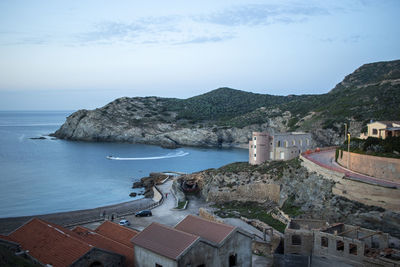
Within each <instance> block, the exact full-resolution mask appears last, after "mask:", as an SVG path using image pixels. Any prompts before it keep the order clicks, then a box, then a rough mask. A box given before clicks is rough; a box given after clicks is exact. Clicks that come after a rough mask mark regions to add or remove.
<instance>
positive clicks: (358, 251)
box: [277, 219, 400, 267]
mask: <svg viewBox="0 0 400 267" xmlns="http://www.w3.org/2000/svg"><path fill="white" fill-rule="evenodd" d="M283 243H284V254H285V256H287V259H286V260H288V259H290V260H292V261H294V260H298V257H299V256H303V259H306V260H305V262H311V263H312V262H313V257H322V258H326V259H329V260H332V261H333V262H342V263H346V264H348V265H351V266H393V267H395V266H400V251H399V250H396V249H394V248H393V245H391V244H389V235H388V234H387V233H383V232H380V231H373V230H369V229H365V228H361V227H359V226H352V225H347V224H343V223H336V224H333V225H328V224H327V223H326V222H324V221H320V220H301V219H295V220H292V221H291V222H290V223H288V225H287V227H286V230H285V237H284V242H283ZM291 256H295V257H293V258H292V257H291ZM277 258H279V257H277ZM303 262H304V260H303ZM277 266H279V264H277ZM311 266H312V264H311Z"/></svg>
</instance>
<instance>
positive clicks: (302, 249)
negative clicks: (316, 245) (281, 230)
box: [284, 229, 314, 256]
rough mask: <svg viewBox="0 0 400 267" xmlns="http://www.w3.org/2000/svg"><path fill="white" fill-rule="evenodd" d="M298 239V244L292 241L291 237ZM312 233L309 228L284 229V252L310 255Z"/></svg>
mask: <svg viewBox="0 0 400 267" xmlns="http://www.w3.org/2000/svg"><path fill="white" fill-rule="evenodd" d="M294 238H295V239H299V240H300V242H301V243H300V244H298V245H296V244H294V243H293V241H294V240H293V239H294ZM313 242H314V239H313V233H312V231H309V230H293V229H286V231H285V238H284V251H285V254H301V255H307V256H310V255H311V254H312V249H313Z"/></svg>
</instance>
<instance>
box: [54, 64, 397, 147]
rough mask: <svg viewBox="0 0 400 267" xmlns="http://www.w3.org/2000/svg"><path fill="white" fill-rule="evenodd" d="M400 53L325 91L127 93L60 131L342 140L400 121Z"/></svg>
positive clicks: (90, 137)
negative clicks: (293, 134) (373, 125)
mask: <svg viewBox="0 0 400 267" xmlns="http://www.w3.org/2000/svg"><path fill="white" fill-rule="evenodd" d="M399 89H400V60H397V61H390V62H378V63H372V64H366V65H363V66H361V67H360V68H358V69H357V70H356V71H355V72H354V73H352V74H350V75H348V76H346V77H345V79H344V80H343V81H342V82H341V83H339V84H338V85H337V86H336V87H335V88H334V89H333V90H331V91H330V92H329V93H327V94H322V95H300V96H297V95H289V96H273V95H267V94H254V93H249V92H244V91H240V90H234V89H230V88H219V89H216V90H213V91H211V92H208V93H206V94H203V95H199V96H195V97H192V98H189V99H173V98H159V97H144V98H143V97H142V98H140V97H135V98H128V97H123V98H119V99H116V100H115V101H113V102H111V103H109V104H107V105H106V106H104V107H102V108H98V109H95V110H79V111H77V112H75V113H73V114H72V115H71V116H69V117H68V118H67V121H66V122H65V123H64V125H62V127H61V128H60V129H59V130H57V131H56V132H55V133H54V136H56V137H58V138H64V139H70V140H85V141H117V142H130V143H146V144H155V145H162V146H165V147H177V146H209V147H229V146H231V147H247V142H248V140H249V138H250V135H251V132H252V131H263V130H268V131H270V132H285V131H309V132H311V134H312V136H313V139H314V140H315V143H316V145H317V146H329V145H338V144H340V143H341V142H342V140H343V136H342V135H343V132H344V126H343V125H344V123H345V122H346V123H347V124H348V125H349V130H350V132H351V133H352V135H353V136H357V135H358V134H360V132H361V131H362V130H363V127H365V125H366V123H367V122H369V120H371V119H374V120H398V119H399V118H398V116H399V114H400V105H398V103H400V90H399Z"/></svg>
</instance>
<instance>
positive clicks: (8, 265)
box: [0, 245, 41, 267]
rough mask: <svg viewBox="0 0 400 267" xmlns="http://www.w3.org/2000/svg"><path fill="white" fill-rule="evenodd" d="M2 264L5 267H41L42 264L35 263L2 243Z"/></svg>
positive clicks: (0, 254) (0, 249)
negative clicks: (17, 254) (16, 253)
mask: <svg viewBox="0 0 400 267" xmlns="http://www.w3.org/2000/svg"><path fill="white" fill-rule="evenodd" d="M0 266H4V267H14V266H20V267H39V266H41V265H39V264H34V263H33V262H31V261H29V260H27V259H24V258H23V257H19V256H16V255H15V254H14V253H12V252H11V251H10V250H8V249H7V247H5V246H1V245H0Z"/></svg>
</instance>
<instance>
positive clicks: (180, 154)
mask: <svg viewBox="0 0 400 267" xmlns="http://www.w3.org/2000/svg"><path fill="white" fill-rule="evenodd" d="M187 155H189V152H185V151H178V152H175V153H168V154H167V155H164V156H157V157H144V158H120V157H114V156H107V157H106V158H107V159H111V160H154V159H169V158H177V157H184V156H187Z"/></svg>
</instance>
